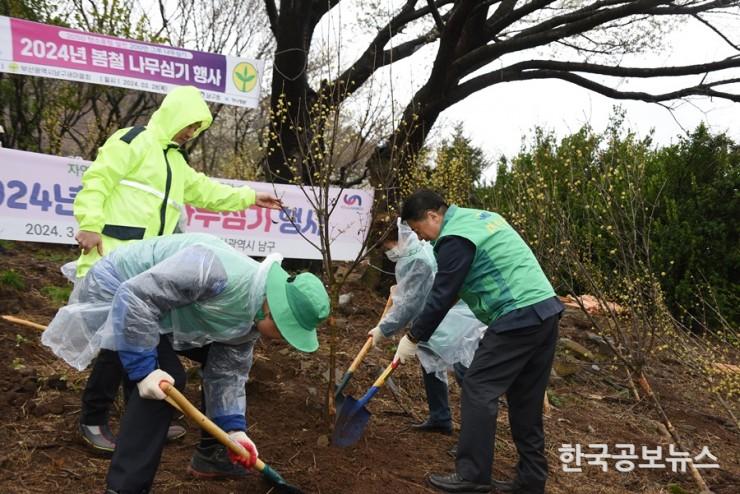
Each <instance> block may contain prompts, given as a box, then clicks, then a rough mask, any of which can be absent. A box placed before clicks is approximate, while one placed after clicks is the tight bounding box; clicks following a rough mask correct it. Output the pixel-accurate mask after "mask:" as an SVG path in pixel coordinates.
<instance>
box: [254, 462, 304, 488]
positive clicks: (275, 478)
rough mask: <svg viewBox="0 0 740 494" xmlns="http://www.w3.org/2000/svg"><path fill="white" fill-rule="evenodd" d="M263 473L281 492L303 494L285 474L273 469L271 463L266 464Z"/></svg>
mask: <svg viewBox="0 0 740 494" xmlns="http://www.w3.org/2000/svg"><path fill="white" fill-rule="evenodd" d="M262 475H263V477H264V478H265V480H267V481H268V482H269V483H270V484H272V487H273V488H274V489H275V491H276V492H278V493H279V494H303V491H301V490H300V489H299V488H298V487H296V486H294V485H290V484H289V483H287V482H286V481H285V479H284V478H283V476H282V475H280V474H279V473H277V472H276V471H275V470H273V469H272V468H271V467H270V465H265V467H264V468H263V469H262Z"/></svg>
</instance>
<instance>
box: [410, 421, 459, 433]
mask: <svg viewBox="0 0 740 494" xmlns="http://www.w3.org/2000/svg"><path fill="white" fill-rule="evenodd" d="M411 430H413V431H416V432H439V433H440V434H446V435H448V436H449V435H451V434H452V423H451V422H432V420H431V419H427V420H425V421H424V422H422V423H420V424H411Z"/></svg>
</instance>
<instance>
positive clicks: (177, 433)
mask: <svg viewBox="0 0 740 494" xmlns="http://www.w3.org/2000/svg"><path fill="white" fill-rule="evenodd" d="M185 432H186V431H185V427H183V426H181V425H177V424H172V425H171V426H170V427H169V429H167V440H168V441H177V440H178V439H180V438H181V437H183V436H184V435H185Z"/></svg>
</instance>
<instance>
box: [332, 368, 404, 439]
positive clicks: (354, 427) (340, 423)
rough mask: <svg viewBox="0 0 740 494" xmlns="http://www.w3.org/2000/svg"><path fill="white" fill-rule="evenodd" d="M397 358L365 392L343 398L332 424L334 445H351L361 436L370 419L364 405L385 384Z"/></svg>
mask: <svg viewBox="0 0 740 494" xmlns="http://www.w3.org/2000/svg"><path fill="white" fill-rule="evenodd" d="M398 363H399V362H398V360H394V361H393V362H391V364H390V365H389V366H388V367H386V368H385V370H384V371H383V373H382V374H381V375H380V377H378V379H377V380H376V381H375V382H374V383H373V385H372V386H371V387H370V389H368V390H367V393H365V395H364V396H363V397H362V398H360V399H359V400H355V399H354V398H352V397H351V396H347V397H345V399H344V405H343V406H342V409H341V410H340V411H339V414H338V415H337V422H336V424H335V426H334V434H333V435H332V441H333V442H334V444H335V445H337V446H339V447H342V448H345V447H347V446H351V445H353V444H354V443H356V442H357V441H359V439H360V437H362V433H363V432H364V431H365V427H366V426H367V422H368V421H369V420H370V411H369V410H368V409H367V408H366V407H365V405H367V403H368V402H369V401H370V400H371V399H372V397H373V396H375V394H376V393H377V392H378V390H379V389H380V388H381V387H382V386H383V385H384V384H385V381H386V379H388V376H390V375H391V373H392V372H393V371H394V370H396V367H398Z"/></svg>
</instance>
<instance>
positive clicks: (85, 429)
mask: <svg viewBox="0 0 740 494" xmlns="http://www.w3.org/2000/svg"><path fill="white" fill-rule="evenodd" d="M80 435H82V439H83V440H84V441H85V442H86V443H87V444H89V445H90V447H91V448H92V449H94V450H95V451H97V452H98V453H103V454H106V455H111V454H113V450H114V449H116V436H114V435H113V432H111V430H110V427H108V424H103V425H86V424H80Z"/></svg>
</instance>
